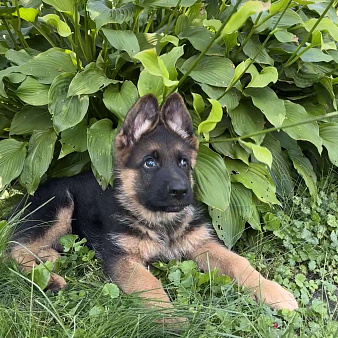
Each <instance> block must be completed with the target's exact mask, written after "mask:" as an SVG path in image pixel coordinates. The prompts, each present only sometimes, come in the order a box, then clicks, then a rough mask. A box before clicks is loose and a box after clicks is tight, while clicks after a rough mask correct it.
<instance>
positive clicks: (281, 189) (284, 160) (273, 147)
mask: <svg viewBox="0 0 338 338" xmlns="http://www.w3.org/2000/svg"><path fill="white" fill-rule="evenodd" d="M262 145H263V146H264V147H267V148H268V149H269V150H270V152H271V154H272V156H273V161H272V167H271V170H270V174H271V177H272V179H273V181H274V182H275V184H276V191H277V194H278V195H279V196H281V197H284V198H287V199H288V198H290V197H291V196H293V190H294V184H293V179H292V176H291V166H292V164H291V162H290V160H289V158H288V156H287V154H286V152H283V151H282V148H281V144H280V142H279V141H278V140H277V139H276V138H274V137H273V136H272V135H271V133H269V134H267V135H266V136H265V138H264V141H263V143H262Z"/></svg>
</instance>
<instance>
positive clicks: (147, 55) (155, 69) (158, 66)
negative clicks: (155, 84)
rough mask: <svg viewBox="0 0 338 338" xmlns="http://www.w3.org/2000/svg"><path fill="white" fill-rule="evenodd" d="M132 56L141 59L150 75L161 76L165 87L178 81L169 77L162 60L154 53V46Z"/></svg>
mask: <svg viewBox="0 0 338 338" xmlns="http://www.w3.org/2000/svg"><path fill="white" fill-rule="evenodd" d="M134 58H135V59H137V60H139V61H141V62H142V65H143V67H144V68H145V69H146V70H147V71H148V72H149V73H150V74H152V75H155V76H161V77H162V79H163V83H164V85H165V86H166V87H171V86H174V85H176V84H177V83H178V81H172V80H170V79H169V72H168V69H167V67H166V66H165V64H164V62H163V60H162V59H161V58H159V57H158V56H157V54H156V50H155V48H153V49H147V50H144V51H142V52H139V53H137V54H136V55H134Z"/></svg>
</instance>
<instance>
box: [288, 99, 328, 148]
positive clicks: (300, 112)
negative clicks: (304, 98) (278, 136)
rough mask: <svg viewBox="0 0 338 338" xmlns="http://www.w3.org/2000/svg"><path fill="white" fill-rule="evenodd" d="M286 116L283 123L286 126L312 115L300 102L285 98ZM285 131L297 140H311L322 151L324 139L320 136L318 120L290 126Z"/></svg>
mask: <svg viewBox="0 0 338 338" xmlns="http://www.w3.org/2000/svg"><path fill="white" fill-rule="evenodd" d="M285 108H286V116H285V120H284V122H283V124H282V127H285V126H287V125H289V124H293V123H298V122H302V121H304V120H306V119H309V118H311V117H312V116H311V115H310V114H309V113H308V112H307V111H306V110H305V108H304V107H303V106H301V105H300V104H296V103H292V102H290V101H287V100H285ZM285 132H286V133H287V134H288V135H289V136H291V137H292V138H293V139H295V140H304V141H309V142H311V143H312V144H314V145H315V146H316V147H317V149H318V152H319V153H321V152H322V139H321V138H320V136H319V127H318V124H317V122H310V123H306V124H303V125H301V126H296V127H290V128H287V129H285Z"/></svg>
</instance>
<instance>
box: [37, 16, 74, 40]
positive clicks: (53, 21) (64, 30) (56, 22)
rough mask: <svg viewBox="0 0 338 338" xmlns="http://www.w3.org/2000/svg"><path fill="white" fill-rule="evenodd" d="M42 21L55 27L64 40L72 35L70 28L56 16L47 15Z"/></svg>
mask: <svg viewBox="0 0 338 338" xmlns="http://www.w3.org/2000/svg"><path fill="white" fill-rule="evenodd" d="M41 20H43V21H44V22H47V23H48V24H49V25H51V26H52V27H54V28H55V29H56V30H57V32H58V34H59V35H60V36H62V37H64V38H65V37H67V36H69V35H71V34H72V31H71V29H70V27H69V26H68V25H67V24H66V23H65V22H64V21H62V20H61V19H60V17H59V16H58V15H56V14H47V15H45V16H43V17H42V18H41Z"/></svg>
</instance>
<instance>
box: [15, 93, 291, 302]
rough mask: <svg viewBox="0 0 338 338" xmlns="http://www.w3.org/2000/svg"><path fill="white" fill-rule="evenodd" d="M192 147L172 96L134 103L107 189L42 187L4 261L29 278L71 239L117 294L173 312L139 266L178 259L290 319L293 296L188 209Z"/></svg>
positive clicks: (186, 120) (86, 180) (79, 181)
mask: <svg viewBox="0 0 338 338" xmlns="http://www.w3.org/2000/svg"><path fill="white" fill-rule="evenodd" d="M197 147H198V142H197V139H196V137H195V136H194V134H193V128H192V121H191V118H190V115H189V113H188V111H187V109H186V107H185V105H184V102H183V100H182V98H181V97H180V96H179V95H178V94H172V95H171V96H170V97H169V98H168V99H167V100H166V102H165V103H164V105H163V106H162V108H159V107H158V104H157V100H156V99H155V98H154V97H153V96H151V95H148V96H144V97H142V98H141V99H140V100H139V101H138V102H137V103H136V104H135V105H134V107H133V108H132V109H131V110H130V112H129V113H128V115H127V117H126V120H125V122H124V124H123V126H122V128H121V130H120V131H119V133H118V134H117V136H116V138H115V167H114V168H115V169H114V172H115V180H114V187H109V188H108V189H106V190H105V191H102V189H101V188H100V186H99V185H98V183H97V181H96V179H95V178H94V176H93V175H92V174H91V173H83V174H79V175H77V176H74V177H72V178H62V179H55V180H51V181H49V182H47V183H45V184H43V185H41V187H40V188H39V189H38V190H37V192H36V193H35V195H34V197H31V198H30V200H29V202H30V203H31V204H30V205H29V207H28V210H29V211H32V210H35V209H37V208H39V207H40V206H41V205H42V204H44V203H45V205H44V206H43V207H41V208H40V209H38V210H37V211H36V212H34V214H33V215H32V216H31V219H30V218H28V219H27V220H25V222H24V223H23V224H22V225H21V226H20V227H19V228H18V229H17V230H16V232H15V234H14V235H13V238H12V240H13V243H16V244H12V247H11V256H12V257H13V258H14V259H15V260H16V261H17V262H18V263H19V264H20V266H21V267H22V269H24V270H26V271H30V270H31V269H32V267H33V266H34V265H35V264H36V263H37V261H38V260H37V257H38V258H39V259H41V260H42V261H46V260H49V261H55V260H56V259H57V258H58V257H59V255H60V254H59V251H58V250H59V249H60V248H59V245H58V240H59V238H60V237H61V236H62V235H65V234H67V233H75V234H78V235H79V236H80V237H86V238H87V239H88V243H89V245H90V246H91V247H92V248H94V250H95V252H96V254H97V256H98V257H100V258H102V260H103V266H104V270H105V272H106V274H107V275H108V276H109V278H110V279H111V280H112V281H114V282H115V283H116V284H117V285H118V286H119V287H120V288H121V289H122V290H123V291H124V292H125V293H128V294H130V293H135V292H140V296H141V297H143V298H145V299H147V303H148V304H152V305H155V304H156V305H158V306H162V307H171V306H172V305H171V303H170V301H169V298H168V296H167V294H166V293H165V291H164V290H163V287H162V285H161V283H160V281H159V280H157V279H156V278H155V277H154V276H153V275H152V274H151V272H149V271H148V269H147V268H146V267H147V265H148V264H149V263H151V262H153V261H155V260H170V259H174V258H175V259H184V258H185V259H193V260H195V261H196V262H197V264H198V266H199V267H200V268H201V269H202V270H204V271H207V270H208V269H209V268H210V269H213V268H215V267H217V268H218V270H219V272H220V273H222V274H227V275H229V276H230V277H231V278H233V279H234V280H235V281H236V282H238V283H239V284H240V285H243V286H246V287H248V288H249V289H250V290H252V292H253V294H254V296H255V297H256V298H260V299H262V300H263V301H264V302H266V303H267V304H269V305H270V306H271V307H274V308H277V309H281V308H287V309H296V308H297V302H296V301H295V299H294V297H293V295H292V294H291V293H289V292H288V291H286V290H284V289H283V288H282V287H281V286H280V285H278V284H277V283H275V282H273V281H270V280H267V279H265V278H264V277H263V276H262V275H260V274H259V273H258V272H257V271H256V270H255V269H254V268H253V267H251V266H250V264H249V262H248V261H247V260H246V259H245V258H243V257H241V256H239V255H237V254H235V253H234V252H231V251H229V250H228V249H226V248H225V247H224V246H223V245H222V244H221V243H220V242H219V241H218V240H217V239H216V238H215V236H214V234H213V232H212V230H211V228H210V226H209V224H208V222H206V221H205V219H204V217H203V215H201V213H200V211H199V210H198V208H197V207H196V206H195V203H194V201H193V190H192V186H193V182H192V167H193V166H194V164H195V158H196V155H197ZM52 197H54V198H53V199H52V200H51V201H50V202H48V203H46V201H48V200H50V199H51V198H52ZM33 217H34V219H37V220H40V221H34V220H33ZM41 220H43V221H44V222H45V223H43V224H41ZM65 286H66V282H65V280H64V279H63V278H62V277H61V276H58V275H55V274H54V275H53V276H52V279H51V283H50V286H49V287H50V288H51V289H55V290H57V289H61V288H64V287H65Z"/></svg>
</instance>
